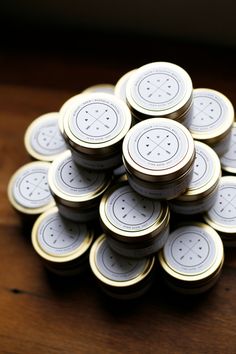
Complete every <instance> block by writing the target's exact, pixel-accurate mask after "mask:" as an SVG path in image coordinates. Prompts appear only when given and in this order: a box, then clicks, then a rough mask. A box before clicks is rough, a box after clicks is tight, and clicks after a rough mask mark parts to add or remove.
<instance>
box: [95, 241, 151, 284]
mask: <svg viewBox="0 0 236 354" xmlns="http://www.w3.org/2000/svg"><path fill="white" fill-rule="evenodd" d="M104 241H106V236H105V234H102V235H101V236H99V237H98V238H97V239H96V240H95V241H94V243H93V245H92V247H91V249H90V254H89V263H90V267H91V269H92V272H93V273H94V275H95V276H96V278H97V279H98V280H99V281H101V282H102V283H103V284H106V285H109V286H112V287H115V288H126V287H129V286H132V285H136V284H138V283H140V282H141V281H142V280H144V279H145V278H146V277H147V276H148V275H149V273H150V272H151V270H152V269H153V267H154V263H155V256H148V257H144V258H145V259H146V265H145V268H144V270H143V272H142V273H141V274H138V275H137V276H136V277H135V278H132V279H130V280H126V281H115V280H111V279H109V278H107V277H105V276H104V275H103V274H102V273H100V271H99V269H98V267H97V263H96V254H97V251H98V249H99V247H100V246H101V244H102V243H103V242H104ZM120 257H122V256H120Z"/></svg>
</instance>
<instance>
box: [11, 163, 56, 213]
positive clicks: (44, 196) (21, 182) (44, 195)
mask: <svg viewBox="0 0 236 354" xmlns="http://www.w3.org/2000/svg"><path fill="white" fill-rule="evenodd" d="M47 175H48V168H46V167H43V166H40V167H39V166H31V167H28V168H26V169H24V171H22V172H21V173H20V174H19V175H18V176H17V177H16V180H15V183H14V186H13V197H14V199H15V200H16V201H17V202H18V203H19V204H20V205H21V206H23V207H25V208H40V207H43V206H45V205H47V204H48V203H49V202H50V201H51V200H52V195H51V193H50V190H49V187H48V177H47Z"/></svg>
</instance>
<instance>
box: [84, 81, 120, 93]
mask: <svg viewBox="0 0 236 354" xmlns="http://www.w3.org/2000/svg"><path fill="white" fill-rule="evenodd" d="M103 90H104V91H103ZM114 90H115V86H114V85H112V84H107V83H104V84H103V83H102V84H96V85H92V86H89V87H87V88H86V89H85V90H83V91H82V92H81V93H83V94H84V93H86V94H87V93H96V92H104V93H107V94H109V95H113V94H114Z"/></svg>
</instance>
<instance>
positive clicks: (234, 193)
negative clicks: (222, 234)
mask: <svg viewBox="0 0 236 354" xmlns="http://www.w3.org/2000/svg"><path fill="white" fill-rule="evenodd" d="M232 178H234V177H232ZM208 216H209V218H210V219H211V220H212V221H213V222H215V223H220V224H222V225H225V226H229V227H236V177H235V182H233V181H232V182H229V181H227V182H226V181H224V177H223V178H222V179H221V182H220V187H219V191H218V195H217V199H216V202H215V204H214V205H213V207H212V208H211V209H210V210H209V212H208Z"/></svg>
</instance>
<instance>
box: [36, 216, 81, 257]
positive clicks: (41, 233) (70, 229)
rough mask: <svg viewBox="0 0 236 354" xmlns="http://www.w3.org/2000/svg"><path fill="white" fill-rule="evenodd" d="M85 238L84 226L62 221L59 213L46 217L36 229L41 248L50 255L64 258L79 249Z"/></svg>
mask: <svg viewBox="0 0 236 354" xmlns="http://www.w3.org/2000/svg"><path fill="white" fill-rule="evenodd" d="M86 236H87V227H86V225H85V224H78V223H74V222H71V221H69V220H67V219H64V218H63V217H62V216H61V215H60V214H59V213H56V214H54V215H48V216H47V217H46V218H45V219H43V221H42V222H41V224H40V226H39V229H38V235H37V238H38V242H39V245H40V246H41V248H42V249H43V250H44V251H45V252H47V253H49V254H52V255H56V256H65V255H67V254H69V253H71V252H73V251H75V250H76V249H78V248H79V247H80V245H81V244H82V243H83V242H84V240H85V238H86Z"/></svg>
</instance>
